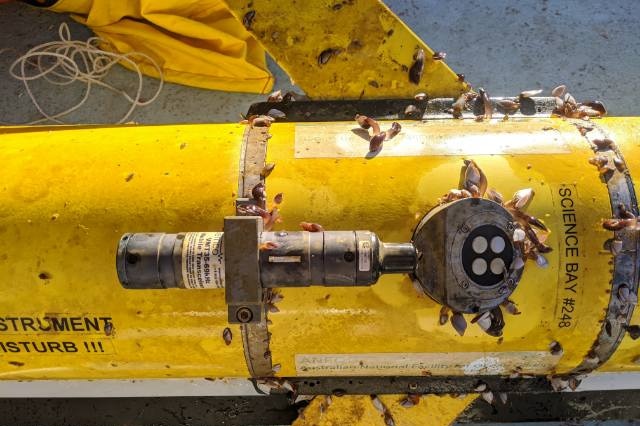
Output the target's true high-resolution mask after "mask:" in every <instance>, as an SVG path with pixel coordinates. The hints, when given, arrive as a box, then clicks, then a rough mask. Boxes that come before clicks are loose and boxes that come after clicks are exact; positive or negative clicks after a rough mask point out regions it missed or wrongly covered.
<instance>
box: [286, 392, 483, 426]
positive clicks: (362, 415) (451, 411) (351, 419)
mask: <svg viewBox="0 0 640 426" xmlns="http://www.w3.org/2000/svg"><path fill="white" fill-rule="evenodd" d="M405 396H406V395H380V396H379V398H380V400H381V401H382V403H383V404H384V405H385V407H386V408H387V409H388V410H389V412H390V413H391V416H392V417H393V421H394V423H395V424H396V425H398V426H422V425H426V424H428V425H433V426H448V425H450V424H451V423H452V422H453V421H454V420H455V419H456V418H457V417H458V415H459V414H460V413H461V412H462V410H464V409H465V408H466V407H467V406H468V405H469V404H470V403H471V402H473V401H474V400H475V399H476V398H477V395H467V396H461V397H452V396H448V395H443V396H438V395H425V396H423V397H421V398H420V402H419V403H418V405H415V406H413V407H411V408H404V407H402V406H401V405H400V401H402V399H403V398H404V397H405ZM330 401H331V403H327V399H326V398H325V397H324V396H318V397H316V398H314V399H313V400H312V401H311V402H310V403H309V405H308V406H307V407H306V408H305V410H304V411H303V412H302V414H301V415H300V416H299V417H298V418H297V419H296V420H295V421H294V422H293V426H311V425H313V426H316V425H317V426H333V425H335V426H338V425H347V424H348V425H352V426H375V425H381V426H382V425H384V424H385V421H384V416H383V415H382V414H381V413H380V412H379V411H378V410H376V408H374V406H373V404H372V402H371V398H370V397H369V396H368V395H347V396H343V397H335V396H332V397H331V400H330ZM321 405H324V407H323V408H322V410H321V408H320V407H321Z"/></svg>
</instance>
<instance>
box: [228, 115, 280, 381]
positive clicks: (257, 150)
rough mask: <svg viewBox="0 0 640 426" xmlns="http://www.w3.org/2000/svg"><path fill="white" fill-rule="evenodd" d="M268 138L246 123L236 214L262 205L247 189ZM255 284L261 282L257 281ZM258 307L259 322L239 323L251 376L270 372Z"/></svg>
mask: <svg viewBox="0 0 640 426" xmlns="http://www.w3.org/2000/svg"><path fill="white" fill-rule="evenodd" d="M270 137H271V136H270V135H269V128H268V127H251V125H248V126H247V128H246V130H245V133H244V137H243V140H242V151H241V155H240V176H239V179H238V196H239V199H238V200H237V201H236V214H239V212H238V211H237V207H238V206H240V205H246V204H256V205H258V206H259V207H262V208H265V202H264V201H262V202H257V201H255V200H253V198H252V195H251V190H252V189H253V187H254V186H255V185H256V184H258V183H259V182H261V181H262V182H264V177H263V176H262V170H263V169H264V166H265V161H266V158H267V141H268V140H269V138H270ZM256 284H257V285H261V284H260V283H259V282H258V283H256ZM260 309H262V315H261V320H260V322H257V323H250V324H241V325H240V330H241V332H242V346H243V347H244V357H245V361H246V363H247V369H248V370H249V374H251V376H253V377H266V376H272V375H273V367H272V359H271V351H270V350H269V340H270V338H271V334H270V333H269V330H268V323H267V321H268V320H267V312H266V310H265V309H264V304H263V305H262V306H261V307H260Z"/></svg>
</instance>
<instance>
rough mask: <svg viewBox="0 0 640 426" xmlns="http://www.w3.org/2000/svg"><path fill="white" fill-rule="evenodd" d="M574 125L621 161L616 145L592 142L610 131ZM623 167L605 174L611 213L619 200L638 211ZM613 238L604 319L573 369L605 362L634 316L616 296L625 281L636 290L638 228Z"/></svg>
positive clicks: (589, 368) (614, 214) (639, 245)
mask: <svg viewBox="0 0 640 426" xmlns="http://www.w3.org/2000/svg"><path fill="white" fill-rule="evenodd" d="M574 124H575V125H576V127H578V129H579V130H580V129H581V128H585V129H587V128H588V129H591V130H590V131H588V132H586V133H584V137H585V139H586V140H587V142H588V143H589V145H590V146H591V148H592V149H593V150H594V151H597V152H598V155H604V156H607V157H608V158H609V161H610V163H613V158H615V157H616V156H617V157H618V158H619V159H620V160H622V161H623V162H624V158H623V157H622V153H621V152H620V150H619V148H618V147H615V146H613V147H611V149H610V150H606V151H598V150H597V147H596V145H595V144H594V143H593V141H594V140H596V139H607V138H608V139H611V138H610V137H609V135H608V134H607V133H606V132H605V131H604V130H603V129H601V128H600V127H599V126H597V125H596V124H594V123H589V124H586V123H584V122H577V121H576V122H574ZM621 170H622V171H620V170H618V169H615V170H612V171H611V172H610V176H609V174H607V175H605V179H606V185H607V189H608V190H609V199H610V201H611V211H612V217H617V216H618V206H619V205H620V204H622V205H623V206H625V207H626V208H627V209H628V210H629V211H630V212H633V214H634V215H636V216H637V215H638V200H637V198H636V193H635V189H634V187H633V181H632V179H631V176H630V174H629V171H628V169H627V168H626V163H625V167H624V169H621ZM615 238H616V239H618V240H621V241H622V250H621V251H620V253H618V254H617V255H616V256H615V257H614V261H613V280H612V283H611V297H610V299H609V306H608V308H607V313H606V316H605V319H604V321H603V323H602V328H601V329H600V333H599V334H598V337H597V338H596V340H595V342H594V343H593V346H592V348H591V350H590V352H589V354H587V356H586V357H585V359H584V360H583V361H582V362H581V363H580V365H578V366H577V367H576V368H574V370H573V371H572V373H576V374H580V373H588V372H591V371H593V370H595V369H596V368H598V367H600V366H601V365H602V364H604V363H605V362H606V361H607V360H608V359H609V358H610V357H611V355H613V353H614V352H615V351H616V349H617V348H618V345H620V342H622V339H623V338H624V336H625V333H626V326H628V325H629V322H630V321H631V317H632V316H633V305H630V306H629V305H627V304H625V302H623V301H621V300H620V298H619V297H618V290H619V289H620V286H622V285H626V286H628V287H629V290H631V291H633V292H634V293H636V294H637V293H638V278H639V271H640V258H639V257H638V253H639V252H640V240H639V238H638V233H637V231H633V230H622V231H616V232H615Z"/></svg>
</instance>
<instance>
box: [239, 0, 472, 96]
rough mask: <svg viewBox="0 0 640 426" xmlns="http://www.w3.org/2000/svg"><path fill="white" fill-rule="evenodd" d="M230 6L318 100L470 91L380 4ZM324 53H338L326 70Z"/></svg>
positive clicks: (317, 1)
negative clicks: (414, 79)
mask: <svg viewBox="0 0 640 426" xmlns="http://www.w3.org/2000/svg"><path fill="white" fill-rule="evenodd" d="M226 3H227V5H228V6H229V8H230V10H231V12H232V13H233V14H234V15H235V16H236V17H237V18H238V19H239V20H243V17H244V16H245V15H246V14H247V13H250V12H254V13H255V14H254V18H253V20H252V23H251V27H250V28H249V31H250V32H251V33H252V34H253V35H254V36H255V37H256V38H257V39H258V41H259V42H260V43H261V44H262V46H263V47H264V48H265V49H266V50H267V52H269V54H271V56H272V57H273V58H277V62H278V64H279V65H280V66H281V67H282V68H283V69H284V70H285V71H286V72H287V74H288V75H289V76H291V79H292V80H293V81H295V83H296V84H298V85H299V86H300V87H301V88H302V89H303V90H304V91H305V93H306V94H307V95H309V96H310V97H311V98H313V99H361V98H364V99H381V98H387V99H388V98H407V97H408V98H412V97H413V96H414V95H415V94H416V93H418V92H427V93H428V94H429V95H430V96H432V97H440V96H452V97H453V96H456V95H458V94H460V93H461V92H463V91H465V90H466V88H467V84H466V83H463V82H460V81H458V77H457V76H456V74H455V73H454V72H453V71H452V70H451V69H450V68H449V67H448V66H447V65H446V64H445V62H444V61H434V60H433V59H432V55H433V53H434V51H433V49H431V48H430V47H429V46H427V45H426V44H425V43H424V42H423V41H422V40H420V38H419V37H418V36H417V35H416V34H415V33H413V32H412V31H411V29H410V28H409V27H407V26H406V25H405V24H404V22H402V21H401V20H400V19H399V18H398V17H397V16H396V15H395V14H394V13H393V12H391V10H389V8H388V7H387V6H385V5H384V3H383V2H381V1H379V0H345V1H343V0H331V1H326V0H308V1H304V2H296V0H292V1H290V2H273V1H264V0H255V1H251V2H247V1H244V0H242V1H241V0H226ZM283 9H286V10H287V13H282V11H283ZM418 48H421V49H423V50H424V52H425V56H426V61H425V67H424V74H423V77H422V79H421V80H420V84H419V85H414V84H412V83H410V82H409V74H408V69H409V68H410V67H411V64H412V63H413V55H414V53H415V52H416V51H417V49H418ZM326 49H335V50H338V51H339V52H340V53H338V54H337V55H335V56H333V57H331V58H330V59H329V60H328V62H327V63H326V64H324V65H321V64H319V63H318V56H319V55H320V54H321V53H322V52H323V51H325V50H326Z"/></svg>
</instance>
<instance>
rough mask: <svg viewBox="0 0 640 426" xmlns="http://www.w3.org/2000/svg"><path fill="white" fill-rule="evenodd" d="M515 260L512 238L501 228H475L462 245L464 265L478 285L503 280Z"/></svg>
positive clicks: (496, 282) (492, 283)
mask: <svg viewBox="0 0 640 426" xmlns="http://www.w3.org/2000/svg"><path fill="white" fill-rule="evenodd" d="M512 261H513V245H512V243H511V239H510V238H509V237H508V236H507V234H506V233H505V232H504V231H503V230H501V229H500V228H498V227H496V226H493V225H483V226H479V227H477V228H475V229H473V230H472V231H471V232H470V233H469V236H468V237H467V239H466V240H465V242H464V244H463V246H462V266H463V267H464V271H465V272H466V273H467V275H468V276H469V278H471V280H473V282H475V283H476V284H478V285H481V286H484V287H491V286H493V285H496V284H498V283H499V282H501V281H503V280H504V278H505V276H506V275H507V271H508V270H509V267H510V266H511V262H512Z"/></svg>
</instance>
